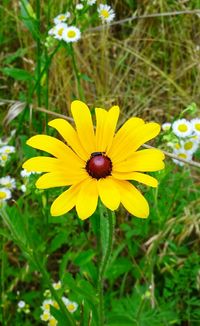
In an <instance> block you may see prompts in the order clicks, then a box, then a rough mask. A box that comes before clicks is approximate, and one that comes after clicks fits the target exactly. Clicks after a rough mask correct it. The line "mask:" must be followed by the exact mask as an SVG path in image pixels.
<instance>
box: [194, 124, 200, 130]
mask: <svg viewBox="0 0 200 326" xmlns="http://www.w3.org/2000/svg"><path fill="white" fill-rule="evenodd" d="M194 126H195V129H196V130H198V131H200V123H195V125H194Z"/></svg>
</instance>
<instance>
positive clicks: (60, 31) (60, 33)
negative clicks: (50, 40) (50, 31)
mask: <svg viewBox="0 0 200 326" xmlns="http://www.w3.org/2000/svg"><path fill="white" fill-rule="evenodd" d="M63 31H64V27H62V28H60V29H59V30H58V35H59V36H62V33H63Z"/></svg>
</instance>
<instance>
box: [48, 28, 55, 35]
mask: <svg viewBox="0 0 200 326" xmlns="http://www.w3.org/2000/svg"><path fill="white" fill-rule="evenodd" d="M55 31H56V26H54V27H52V28H51V29H50V30H49V31H48V34H49V35H54V34H55Z"/></svg>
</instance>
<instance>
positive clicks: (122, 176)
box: [112, 172, 158, 187]
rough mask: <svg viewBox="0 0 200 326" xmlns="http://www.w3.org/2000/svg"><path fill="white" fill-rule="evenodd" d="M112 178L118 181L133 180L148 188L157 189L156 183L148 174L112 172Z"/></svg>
mask: <svg viewBox="0 0 200 326" xmlns="http://www.w3.org/2000/svg"><path fill="white" fill-rule="evenodd" d="M112 175H113V177H114V178H116V179H119V180H135V181H138V182H141V183H144V184H145V185H147V186H150V187H157V186H158V181H157V180H156V179H155V178H153V177H151V176H150V175H148V174H144V173H139V172H113V173H112Z"/></svg>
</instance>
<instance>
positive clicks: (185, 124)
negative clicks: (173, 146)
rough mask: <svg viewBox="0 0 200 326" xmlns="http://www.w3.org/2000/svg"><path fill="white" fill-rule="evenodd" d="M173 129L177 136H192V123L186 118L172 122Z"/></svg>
mask: <svg viewBox="0 0 200 326" xmlns="http://www.w3.org/2000/svg"><path fill="white" fill-rule="evenodd" d="M172 130H173V133H174V134H175V135H176V136H177V137H181V138H184V137H188V136H191V134H192V131H193V130H192V125H191V123H190V122H189V121H188V120H186V119H179V120H176V121H174V123H173V124H172Z"/></svg>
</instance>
